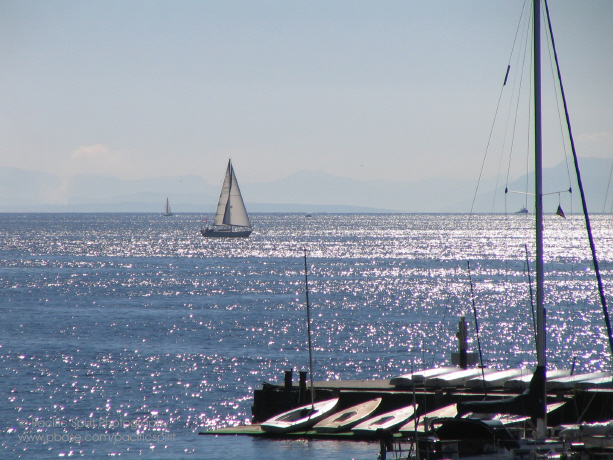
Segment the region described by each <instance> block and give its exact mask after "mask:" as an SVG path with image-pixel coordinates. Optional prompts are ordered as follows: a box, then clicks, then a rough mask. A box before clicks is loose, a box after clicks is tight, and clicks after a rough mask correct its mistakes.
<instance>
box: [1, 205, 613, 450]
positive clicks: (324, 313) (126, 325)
mask: <svg viewBox="0 0 613 460" xmlns="http://www.w3.org/2000/svg"><path fill="white" fill-rule="evenodd" d="M592 219H593V222H592V225H593V229H594V233H595V239H596V245H597V250H598V257H599V259H600V264H601V269H602V274H603V278H604V282H605V288H606V290H607V292H610V291H611V284H612V282H613V280H612V273H611V262H612V261H613V246H612V244H611V242H612V237H613V230H611V229H613V226H612V225H611V218H610V216H595V217H593V218H592ZM252 220H253V222H254V226H255V232H254V233H253V234H252V236H251V237H250V238H248V239H228V240H224V239H204V238H202V237H201V236H200V234H199V228H200V227H201V226H202V218H201V216H198V215H195V214H185V215H181V214H178V215H175V216H173V217H163V216H161V215H154V214H0V255H1V260H0V293H1V297H0V299H1V303H0V315H1V316H0V319H1V322H0V330H1V335H0V341H1V342H0V357H1V359H2V371H1V372H2V374H1V376H0V395H1V397H2V404H0V422H1V424H0V428H1V431H2V435H1V436H2V450H1V451H0V457H1V458H54V457H68V456H73V457H78V456H84V457H88V458H108V457H114V456H117V457H119V458H127V459H130V458H165V459H166V458H168V459H171V458H172V459H176V458H254V459H258V458H266V459H273V460H274V459H287V458H304V459H309V458H313V459H315V458H317V459H322V458H328V459H351V458H355V459H358V458H359V459H373V460H374V459H375V458H376V457H377V453H378V450H379V446H378V443H369V442H348V441H342V442H341V441H312V440H311V441H305V440H272V439H261V438H250V437H234V436H230V437H227V436H199V435H198V433H199V432H201V431H207V430H213V429H215V428H220V427H226V426H234V425H237V424H241V423H250V420H251V404H252V402H253V399H252V397H253V390H254V389H256V388H260V387H261V385H262V383H263V382H265V381H268V382H276V383H282V381H283V371H284V370H286V369H290V368H291V369H294V370H296V371H297V370H301V369H306V368H308V352H307V335H306V311H305V294H304V292H305V289H304V288H305V278H304V259H303V250H304V249H306V250H307V252H308V259H307V262H308V268H309V291H310V303H311V319H312V331H313V336H312V337H313V355H314V369H313V370H314V378H315V380H330V379H389V378H391V377H394V376H396V375H399V374H401V373H405V372H410V371H411V369H413V370H418V369H424V368H428V367H434V366H438V365H440V364H444V363H448V361H449V355H450V353H451V352H452V351H455V350H456V348H457V340H456V338H455V333H456V331H457V323H458V321H459V318H460V317H461V316H466V318H467V323H468V325H469V327H468V329H469V337H470V339H469V347H470V349H471V351H477V337H476V336H475V326H474V324H475V323H474V315H473V307H472V299H471V294H470V292H471V290H470V286H471V285H470V280H471V279H472V284H473V289H474V302H475V309H476V311H477V319H478V322H479V328H480V336H479V340H480V343H481V348H482V352H483V360H484V363H485V364H486V365H488V366H489V367H494V368H500V369H502V368H507V367H531V366H534V365H535V361H536V356H535V351H534V348H535V347H534V332H533V319H532V318H533V317H532V311H531V302H530V288H529V284H528V279H529V276H528V275H530V276H531V277H532V279H534V273H533V271H532V270H533V265H534V264H533V258H534V242H533V240H534V237H533V235H534V230H533V228H534V224H533V217H532V216H530V215H528V216H526V215H478V216H472V217H469V216H467V215H441V214H406V215H399V214H387V215H385V214H384V215H381V214H355V215H351V214H349V215H333V214H314V215H313V216H312V217H305V216H304V215H300V214H259V215H258V214H256V215H253V216H252ZM468 260H470V265H471V270H470V272H469V271H468V270H467V261H468ZM526 260H529V263H527V262H526ZM528 266H529V268H530V271H529V270H528ZM545 269H546V278H545V281H546V282H545V291H546V293H545V304H546V307H547V320H548V340H547V347H548V352H547V353H548V366H549V367H550V368H562V367H565V368H569V367H570V366H571V365H572V362H573V361H575V363H576V364H575V368H576V370H577V371H596V370H601V369H602V370H611V369H610V364H609V363H610V350H609V345H608V340H607V337H606V329H605V327H604V320H603V313H602V307H601V306H600V303H599V298H598V292H597V289H596V282H595V277H594V273H593V266H592V262H591V255H590V252H589V246H588V243H587V237H586V234H585V229H584V223H583V220H582V219H581V218H579V217H578V216H569V218H568V219H562V218H560V217H557V216H553V215H552V216H546V218H545Z"/></svg>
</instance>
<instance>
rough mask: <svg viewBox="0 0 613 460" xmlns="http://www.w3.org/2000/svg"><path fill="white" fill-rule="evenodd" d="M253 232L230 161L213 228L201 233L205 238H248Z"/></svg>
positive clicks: (229, 161)
mask: <svg viewBox="0 0 613 460" xmlns="http://www.w3.org/2000/svg"><path fill="white" fill-rule="evenodd" d="M252 231H253V230H252V229H251V222H250V221H249V216H248V215H247V209H246V208H245V203H244V202H243V196H242V195H241V190H240V188H239V186H238V181H237V180H236V174H235V173H234V167H233V166H232V160H228V168H227V169H226V175H225V177H224V181H223V185H222V186H221V193H220V195H219V202H218V203H217V211H216V212H215V219H214V220H213V227H207V228H204V229H202V230H201V231H200V232H201V233H202V236H205V237H248V236H249V235H250V234H251V232H252Z"/></svg>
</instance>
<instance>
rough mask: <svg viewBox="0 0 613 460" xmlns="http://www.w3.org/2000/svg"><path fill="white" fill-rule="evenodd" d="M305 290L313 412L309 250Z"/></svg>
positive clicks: (305, 266) (305, 259)
mask: <svg viewBox="0 0 613 460" xmlns="http://www.w3.org/2000/svg"><path fill="white" fill-rule="evenodd" d="M304 289H305V293H306V311H307V333H308V335H309V376H310V377H311V410H314V408H315V388H314V387H313V353H312V346H311V312H310V310H311V308H310V305H309V278H308V268H307V250H306V249H305V250H304Z"/></svg>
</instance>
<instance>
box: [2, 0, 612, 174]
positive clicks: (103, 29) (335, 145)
mask: <svg viewBox="0 0 613 460" xmlns="http://www.w3.org/2000/svg"><path fill="white" fill-rule="evenodd" d="M549 6H550V10H551V14H552V20H553V25H554V32H555V33H556V44H557V47H558V53H559V57H560V60H561V65H562V71H563V76H564V84H565V89H566V91H567V93H568V94H567V97H568V101H569V105H570V109H571V116H572V119H573V129H574V133H575V136H576V139H577V145H578V149H579V154H580V155H582V156H597V157H604V158H613V51H612V50H613V28H612V26H611V24H613V1H611V0H590V1H580V0H573V1H571V0H564V1H560V0H550V5H549ZM522 7H523V2H522V1H518V0H497V1H491V0H480V1H472V0H467V1H461V0H449V1H436V0H428V1H412V0H403V1H359V0H346V1H340V0H339V1H335V0H322V1H316V0H308V1H287V0H279V1H265V0H262V1H257V0H251V1H232V0H220V1H206V0H200V1H196V0H193V1H181V0H172V1H170V0H168V1H156V0H147V1H134V0H133V1H125V0H119V1H113V0H104V1H102V0H100V1H96V0H91V1H88V0H76V1H72V0H58V1H53V0H40V1H38V0H24V1H17V0H10V1H5V0H0V166H8V167H18V168H24V169H30V170H37V171H49V172H54V173H63V174H72V173H77V172H96V173H100V174H108V175H116V176H119V177H122V178H142V177H150V176H159V175H181V174H196V175H200V176H203V177H205V178H206V179H207V180H208V181H210V182H215V183H216V182H219V181H220V180H221V176H222V175H223V170H224V167H225V163H226V161H227V159H228V157H232V158H233V161H234V163H235V167H236V170H237V174H238V176H239V179H240V180H241V182H246V183H248V182H266V181H269V180H274V179H278V178H281V177H285V176H288V175H290V174H291V173H293V172H295V171H298V170H312V171H316V170H322V171H328V172H330V173H332V174H336V175H341V176H345V177H350V178H354V179H360V180H369V179H387V180H412V179H417V178H422V177H423V178H427V177H433V176H455V177H461V178H467V179H472V178H475V177H476V176H477V174H478V172H479V168H480V166H481V159H482V157H483V155H484V151H485V145H486V143H487V139H488V133H489V129H490V126H491V124H492V120H493V116H494V110H495V107H496V102H497V100H498V95H499V91H500V86H501V82H502V79H503V77H504V72H505V70H506V65H507V61H508V59H509V54H510V51H511V47H512V44H513V40H514V36H515V31H516V29H517V26H518V21H519V17H520V14H521V11H522ZM545 76H546V75H545ZM558 160H559V158H558V159H556V160H555V161H553V160H551V161H550V163H556V162H558ZM523 172H525V170H524V171H523Z"/></svg>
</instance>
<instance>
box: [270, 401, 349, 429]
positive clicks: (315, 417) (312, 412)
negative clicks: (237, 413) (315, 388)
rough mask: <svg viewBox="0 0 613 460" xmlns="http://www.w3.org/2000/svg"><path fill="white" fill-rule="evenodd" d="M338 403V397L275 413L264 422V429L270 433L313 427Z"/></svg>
mask: <svg viewBox="0 0 613 460" xmlns="http://www.w3.org/2000/svg"><path fill="white" fill-rule="evenodd" d="M337 404H338V398H333V399H327V400H325V401H319V402H316V403H314V404H307V405H304V406H300V407H297V408H295V409H292V410H289V411H287V412H283V413H281V414H278V415H275V416H274V417H272V418H270V419H268V420H266V421H265V422H264V423H262V425H261V426H262V430H264V431H266V432H269V433H288V432H292V431H302V430H306V429H307V428H310V427H312V426H313V425H315V424H316V423H317V422H319V421H320V420H321V419H323V418H324V417H326V416H328V415H330V414H331V413H332V411H333V410H334V409H335V408H336V405H337Z"/></svg>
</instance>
